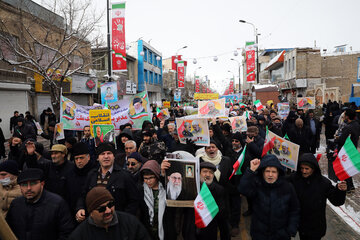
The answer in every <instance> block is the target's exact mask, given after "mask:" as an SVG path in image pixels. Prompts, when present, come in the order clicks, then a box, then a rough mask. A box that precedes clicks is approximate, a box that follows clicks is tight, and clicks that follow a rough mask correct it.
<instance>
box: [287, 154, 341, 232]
mask: <svg viewBox="0 0 360 240" xmlns="http://www.w3.org/2000/svg"><path fill="white" fill-rule="evenodd" d="M302 163H310V164H311V165H312V166H314V172H313V174H312V175H311V176H310V177H308V178H303V177H302V175H301V171H300V165H301V164H302ZM289 181H290V182H291V183H292V184H293V186H294V187H295V191H296V194H297V197H298V199H299V202H300V208H301V211H300V227H299V232H300V234H302V235H304V236H308V237H314V238H315V239H316V238H318V239H319V238H321V237H323V236H324V235H325V233H326V215H325V210H326V200H327V199H329V201H330V202H331V203H332V204H333V205H335V206H340V205H342V204H344V202H345V197H346V192H345V191H340V190H339V189H338V188H337V187H334V186H333V185H332V184H331V182H330V180H329V179H327V178H326V177H323V176H322V175H321V171H320V168H319V164H318V162H317V161H316V159H315V157H314V155H313V154H311V153H305V154H304V155H303V156H302V157H301V159H300V160H299V163H298V171H297V172H296V173H293V174H292V175H291V176H290V177H289Z"/></svg>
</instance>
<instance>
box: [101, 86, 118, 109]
mask: <svg viewBox="0 0 360 240" xmlns="http://www.w3.org/2000/svg"><path fill="white" fill-rule="evenodd" d="M100 90H101V104H105V103H106V102H107V103H113V102H117V100H118V90H117V83H116V82H107V83H103V84H102V85H101V86H100Z"/></svg>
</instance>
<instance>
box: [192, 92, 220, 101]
mask: <svg viewBox="0 0 360 240" xmlns="http://www.w3.org/2000/svg"><path fill="white" fill-rule="evenodd" d="M218 98H219V94H218V93H194V99H196V100H211V99H218Z"/></svg>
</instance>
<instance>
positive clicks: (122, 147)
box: [116, 128, 133, 153]
mask: <svg viewBox="0 0 360 240" xmlns="http://www.w3.org/2000/svg"><path fill="white" fill-rule="evenodd" d="M122 137H127V138H128V139H129V140H133V134H132V132H131V130H130V129H128V128H125V129H124V130H122V131H121V133H120V134H119V136H117V137H116V146H117V150H118V152H120V153H125V144H124V143H122V142H121V138H122Z"/></svg>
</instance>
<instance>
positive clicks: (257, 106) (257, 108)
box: [254, 100, 264, 111]
mask: <svg viewBox="0 0 360 240" xmlns="http://www.w3.org/2000/svg"><path fill="white" fill-rule="evenodd" d="M254 105H255V107H256V110H257V111H260V110H261V109H263V108H264V106H263V105H262V104H261V102H260V100H256V101H255V102H254Z"/></svg>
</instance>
